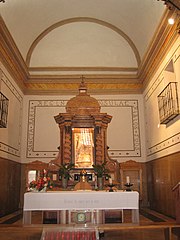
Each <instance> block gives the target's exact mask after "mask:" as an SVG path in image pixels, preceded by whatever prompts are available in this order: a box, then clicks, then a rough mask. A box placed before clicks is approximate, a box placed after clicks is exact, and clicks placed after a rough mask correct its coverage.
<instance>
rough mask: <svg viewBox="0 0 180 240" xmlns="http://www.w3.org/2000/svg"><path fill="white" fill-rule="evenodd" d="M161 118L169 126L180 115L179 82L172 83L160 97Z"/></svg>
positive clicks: (162, 122) (161, 121)
mask: <svg viewBox="0 0 180 240" xmlns="http://www.w3.org/2000/svg"><path fill="white" fill-rule="evenodd" d="M158 107H159V118H160V123H161V124H167V123H168V122H170V121H171V120H173V119H174V118H175V117H176V116H178V115H179V114H180V110H179V102H178V92H177V82H170V83H169V84H168V85H167V86H166V87H165V88H164V89H163V90H162V92H161V93H160V94H159V95H158Z"/></svg>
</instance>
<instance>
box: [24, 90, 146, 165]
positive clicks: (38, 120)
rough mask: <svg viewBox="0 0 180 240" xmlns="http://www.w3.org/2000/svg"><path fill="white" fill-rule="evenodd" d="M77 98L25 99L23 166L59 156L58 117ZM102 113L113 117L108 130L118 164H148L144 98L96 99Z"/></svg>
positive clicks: (123, 96)
mask: <svg viewBox="0 0 180 240" xmlns="http://www.w3.org/2000/svg"><path fill="white" fill-rule="evenodd" d="M71 97H74V96H64V95H63V96H25V97H24V110H23V112H24V117H23V118H24V123H23V135H22V136H23V141H22V162H31V161H35V160H40V161H44V162H49V161H50V160H51V159H54V158H55V157H56V155H57V153H58V150H57V147H58V146H59V144H60V130H59V127H58V125H57V124H56V122H55V120H54V116H56V115H58V114H59V113H63V112H65V105H66V103H67V101H68V100H69V99H70V98H71ZM95 98H96V99H97V100H98V101H99V102H100V105H101V112H104V113H108V114H109V115H112V116H113V118H112V121H111V123H110V124H109V127H108V137H107V142H108V145H109V147H110V149H109V154H110V156H111V157H112V158H114V159H117V160H118V161H126V160H129V159H131V160H136V161H145V160H146V158H145V146H144V144H145V137H144V117H143V116H144V112H143V100H142V95H115V96H95Z"/></svg>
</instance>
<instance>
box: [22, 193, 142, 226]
mask: <svg viewBox="0 0 180 240" xmlns="http://www.w3.org/2000/svg"><path fill="white" fill-rule="evenodd" d="M107 209H109V210H110V209H117V210H124V209H130V210H132V222H133V223H139V193H138V192H135V191H132V192H123V191H117V192H107V191H57V192H55V191H54V192H53V191H52V192H44V193H40V192H39V193H33V192H27V193H25V194H24V207H23V223H24V224H31V214H32V211H61V213H62V215H61V223H63V224H66V223H67V224H68V223H70V213H71V211H75V210H81V211H82V210H83V211H90V212H91V214H92V223H94V224H98V223H99V222H98V217H99V211H101V210H107ZM95 215H96V216H95ZM79 217H80V218H82V217H83V215H80V216H79Z"/></svg>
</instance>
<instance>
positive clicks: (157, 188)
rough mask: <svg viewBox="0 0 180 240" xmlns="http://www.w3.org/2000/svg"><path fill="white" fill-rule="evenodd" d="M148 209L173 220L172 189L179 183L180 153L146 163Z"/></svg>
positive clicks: (173, 199)
mask: <svg viewBox="0 0 180 240" xmlns="http://www.w3.org/2000/svg"><path fill="white" fill-rule="evenodd" d="M146 166H147V184H148V186H147V189H148V199H149V203H150V208H151V209H153V210H155V211H158V212H160V213H163V214H165V215H167V216H171V217H174V218H175V195H174V193H173V192H172V188H173V187H174V186H175V185H176V184H177V183H178V182H179V181H180V152H178V153H175V154H172V155H169V156H165V157H162V158H159V159H156V160H153V161H150V162H147V163H146Z"/></svg>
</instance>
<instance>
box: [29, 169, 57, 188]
mask: <svg viewBox="0 0 180 240" xmlns="http://www.w3.org/2000/svg"><path fill="white" fill-rule="evenodd" d="M40 175H41V176H40V177H38V179H37V180H33V181H32V182H30V184H29V190H30V191H34V190H35V191H37V192H40V191H43V190H46V189H52V188H53V182H52V181H51V179H50V177H48V176H47V171H46V170H45V169H44V170H43V172H42V173H41V174H40Z"/></svg>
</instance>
